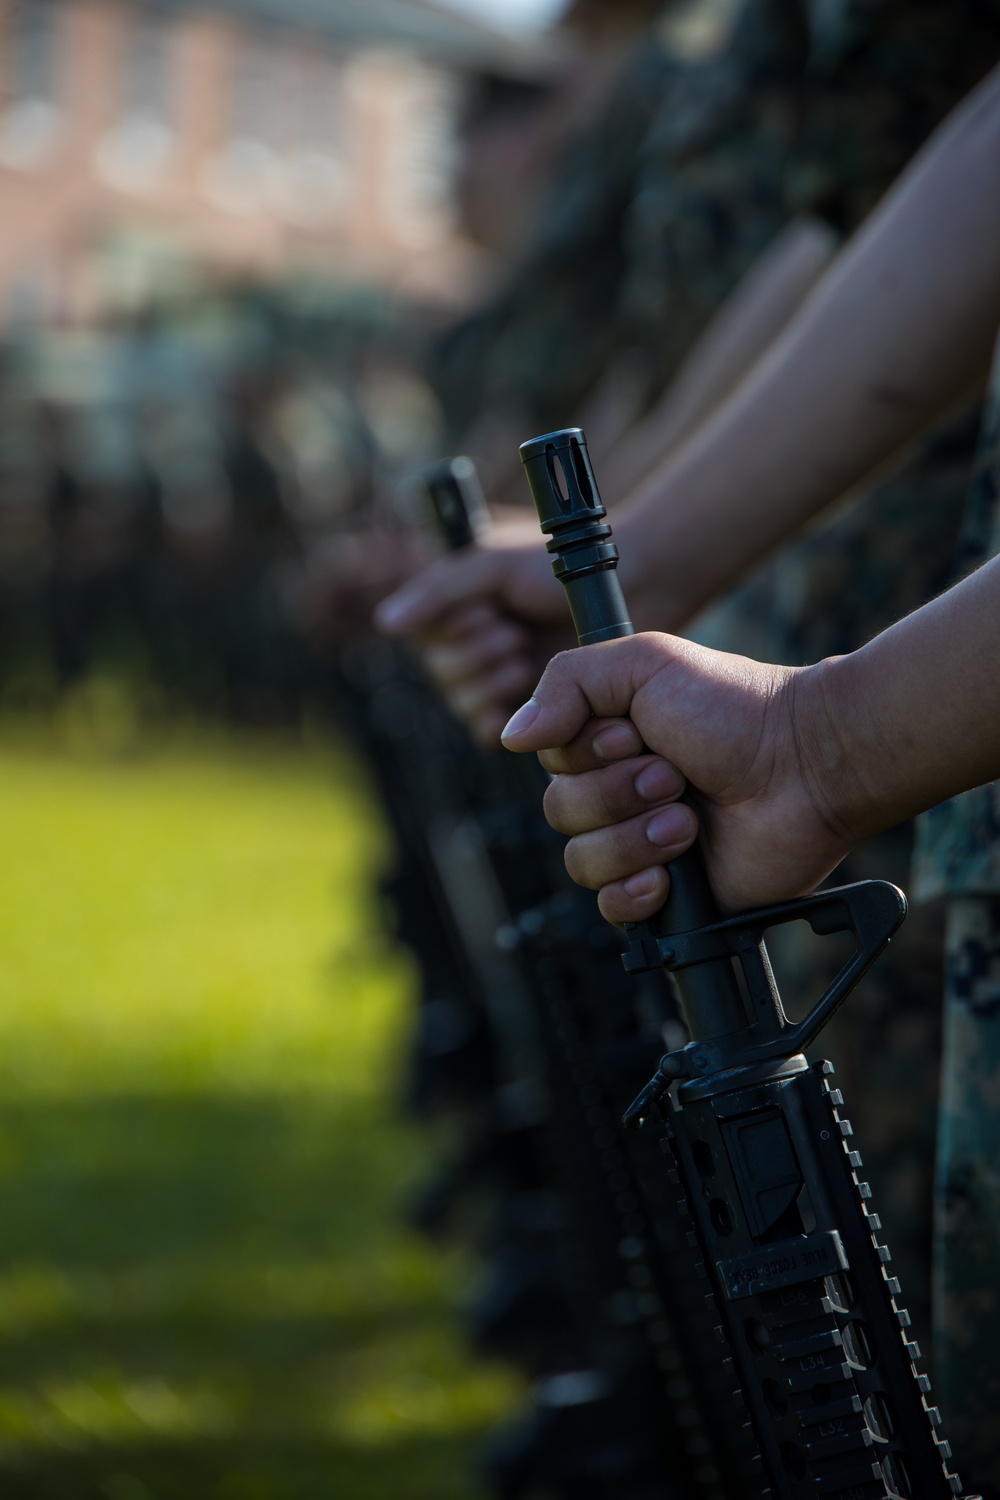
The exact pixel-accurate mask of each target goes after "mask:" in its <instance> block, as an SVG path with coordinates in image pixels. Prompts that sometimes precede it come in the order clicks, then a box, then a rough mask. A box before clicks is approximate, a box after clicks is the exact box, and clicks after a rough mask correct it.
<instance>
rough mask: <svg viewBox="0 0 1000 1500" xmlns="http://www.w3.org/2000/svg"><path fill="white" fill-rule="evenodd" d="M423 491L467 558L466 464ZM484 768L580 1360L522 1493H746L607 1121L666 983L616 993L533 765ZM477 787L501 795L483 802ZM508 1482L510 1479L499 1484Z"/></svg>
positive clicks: (543, 1170)
mask: <svg viewBox="0 0 1000 1500" xmlns="http://www.w3.org/2000/svg"><path fill="white" fill-rule="evenodd" d="M424 482H425V485H426V488H427V492H428V498H429V500H430V503H431V507H432V509H433V511H434V514H435V516H436V519H437V523H438V529H439V531H440V532H441V534H442V536H443V538H444V539H445V541H446V543H447V544H448V545H449V546H450V547H451V548H453V549H457V548H460V547H465V546H469V545H471V544H472V543H473V542H474V541H475V539H476V535H477V531H478V526H477V517H478V516H480V515H481V514H482V509H481V507H482V501H481V492H480V491H479V489H478V481H477V480H476V476H475V471H474V469H473V467H472V465H471V464H470V462H469V460H467V459H461V458H460V459H453V460H446V461H443V462H442V463H441V464H438V465H435V466H434V467H433V468H432V469H430V470H428V471H427V472H426V474H425V476H424ZM478 759H479V764H480V775H479V778H478V793H477V792H476V791H475V789H474V782H473V779H472V778H470V777H468V776H467V777H466V786H467V789H468V790H467V801H466V807H467V812H468V816H469V817H470V818H471V819H472V820H473V821H474V822H475V823H476V824H477V826H478V827H479V829H480V833H481V837H480V841H479V842H480V846H481V848H482V850H483V852H484V854H485V855H486V857H487V859H488V861H489V863H490V866H491V869H492V873H493V878H494V882H495V889H496V891H497V894H498V896H499V898H500V901H501V903H502V906H503V908H504V910H505V912H506V916H505V919H504V921H503V922H502V924H501V925H500V928H499V933H498V937H499V942H500V946H501V948H502V949H503V950H504V952H505V953H507V954H510V955H513V956H514V957H515V958H516V960H517V962H518V965H519V969H520V973H521V976H522V979H523V984H524V986H525V987H526V988H527V990H528V991H529V993H530V994H531V996H532V998H533V1005H534V1014H535V1018H536V1026H537V1035H538V1037H539V1040H540V1045H541V1049H542V1054H543V1057H544V1063H545V1067H544V1072H545V1092H546V1097H547V1099H548V1101H549V1114H548V1118H547V1120H546V1122H545V1124H544V1127H543V1128H542V1129H541V1130H540V1132H539V1135H538V1138H537V1145H538V1148H539V1151H540V1156H539V1173H540V1179H541V1180H544V1181H545V1182H546V1183H547V1184H548V1185H549V1186H550V1188H551V1191H552V1194H553V1198H554V1200H555V1202H556V1203H557V1204H558V1206H559V1220H558V1227H559V1229H560V1235H559V1240H560V1247H559V1248H560V1258H561V1263H562V1265H563V1266H564V1268H565V1276H564V1278H563V1280H564V1284H565V1287H566V1289H567V1291H568V1292H569V1295H570V1301H571V1305H572V1309H573V1312H574V1315H575V1324H576V1328H577V1338H578V1349H579V1355H578V1358H580V1359H581V1360H582V1367H581V1366H579V1365H578V1366H577V1367H576V1368H568V1367H567V1365H566V1363H565V1354H566V1351H565V1349H563V1350H557V1349H554V1348H553V1349H551V1350H550V1356H551V1362H550V1363H549V1364H548V1366H547V1368H543V1369H540V1370H537V1371H536V1372H535V1373H536V1374H537V1375H538V1376H539V1380H538V1383H537V1385H536V1397H535V1400H536V1415H535V1421H534V1423H533V1424H529V1430H530V1429H531V1428H532V1427H533V1433H532V1434H531V1435H530V1436H529V1435H528V1434H527V1433H526V1434H525V1436H526V1437H528V1441H527V1442H526V1443H524V1444H523V1452H522V1457H521V1461H520V1465H519V1467H520V1471H521V1475H522V1479H523V1482H524V1483H527V1482H528V1481H529V1479H530V1478H532V1477H533V1478H534V1480H535V1482H536V1483H537V1482H538V1480H540V1479H541V1480H542V1481H543V1482H545V1483H547V1484H548V1485H552V1486H554V1488H555V1491H556V1493H564V1494H566V1495H567V1497H568V1500H581V1497H583V1496H584V1495H587V1496H590V1495H594V1496H597V1495H602V1496H603V1495H609V1496H613V1497H614V1500H619V1497H622V1496H624V1495H626V1494H627V1495H635V1496H637V1497H638V1496H642V1497H644V1500H645V1497H646V1496H648V1497H649V1500H657V1497H660V1496H684V1497H704V1500H709V1497H711V1500H721V1497H723V1496H733V1495H736V1494H740V1495H743V1494H749V1493H751V1492H752V1486H753V1471H752V1461H753V1457H754V1455H753V1450H752V1446H751V1445H749V1444H748V1441H747V1436H746V1434H745V1432H744V1430H743V1426H744V1424H745V1421H746V1413H745V1411H744V1410H742V1407H741V1404H739V1403H738V1398H736V1397H734V1393H733V1381H732V1378H731V1375H730V1374H729V1373H728V1372H727V1370H726V1368H725V1366H724V1365H723V1363H722V1362H721V1361H720V1360H719V1358H718V1356H717V1352H716V1347H715V1345H714V1342H713V1340H712V1325H713V1321H714V1320H713V1319H711V1318H709V1316H708V1313H707V1309H706V1306H705V1288H704V1286H703V1284H701V1283H700V1281H699V1279H698V1268H697V1265H696V1263H695V1262H694V1260H693V1258H692V1257H691V1254H690V1250H689V1248H688V1244H687V1228H688V1226H687V1224H686V1223H684V1222H683V1220H682V1218H681V1215H680V1213H679V1211H678V1205H677V1194H676V1190H675V1189H674V1188H673V1187H672V1186H671V1184H669V1183H668V1182H667V1180H666V1179H665V1176H664V1173H663V1170H662V1157H661V1149H660V1143H659V1142H658V1141H656V1140H654V1139H652V1138H650V1136H649V1134H648V1133H647V1134H645V1135H643V1136H638V1137H637V1136H635V1135H628V1134H627V1133H625V1132H624V1131H623V1130H622V1129H621V1127H620V1125H619V1124H618V1121H617V1118H616V1116H617V1115H620V1112H621V1107H622V1105H623V1104H624V1102H625V1101H626V1100H627V1099H628V1098H629V1097H631V1093H632V1092H634V1087H635V1084H634V1082H633V1081H632V1080H637V1079H638V1078H641V1077H644V1076H648V1068H649V1063H648V1061H647V1059H650V1058H651V1057H652V1056H653V1055H655V1054H658V1053H659V1051H660V1050H661V1046H660V1045H658V1043H661V1037H662V1028H663V1026H664V1024H665V1023H667V1024H668V1025H669V1026H670V1027H671V1028H672V1033H673V1035H674V1036H675V1037H676V1036H678V1035H679V1036H684V1035H685V1034H684V1033H683V1031H682V1030H681V1028H680V1025H679V1022H678V1019H677V1014H676V1007H675V1003H674V999H673V993H672V985H671V984H670V983H669V981H668V980H667V977H666V975H665V974H664V973H663V972H662V971H661V970H658V971H656V973H654V974H650V975H649V976H647V979H646V981H645V984H644V986H643V987H642V989H641V990H640V989H639V987H636V986H634V985H631V984H630V983H629V981H628V980H627V978H626V976H625V975H624V973H623V971H622V968H621V964H620V941H619V940H618V935H617V934H616V933H614V930H613V929H611V928H609V927H608V926H607V925H606V924H605V923H603V922H602V921H601V920H600V918H599V915H598V913H597V911H596V906H595V902H594V898H593V896H592V895H591V894H590V893H587V892H584V891H581V890H580V889H579V888H578V887H575V886H574V885H573V883H572V882H571V881H570V880H569V878H568V876H567V874H566V870H565V866H564V864H563V860H562V840H560V839H557V838H556V837H554V836H553V834H552V832H551V830H549V829H548V828H547V825H546V824H545V822H544V819H542V817H541V814H540V809H539V802H540V796H541V791H542V789H543V787H544V784H545V776H544V774H543V773H542V771H541V768H540V767H539V766H538V764H537V763H536V762H535V761H534V760H523V759H519V758H514V757H507V756H496V755H486V754H483V753H479V756H478ZM451 779H452V780H453V779H454V778H451ZM484 783H488V784H491V785H492V787H493V790H494V794H495V798H494V801H493V802H492V804H490V805H487V803H486V802H485V801H484V797H483V788H484ZM501 809H502V812H501ZM501 830H502V832H501ZM480 879H481V880H482V877H480ZM720 1411H722V1412H726V1413H727V1414H728V1416H729V1420H728V1421H727V1422H726V1424H725V1429H724V1432H723V1433H722V1434H721V1435H720V1434H719V1433H717V1432H715V1431H713V1426H714V1425H716V1424H717V1418H718V1414H719V1413H720ZM612 1462H613V1464H614V1467H610V1465H611V1464H612ZM517 1467H518V1465H516V1464H515V1465H512V1464H511V1463H509V1462H508V1463H507V1465H506V1466H505V1472H506V1475H507V1478H508V1481H510V1480H511V1476H512V1473H513V1470H514V1469H516V1468H517ZM602 1469H603V1477H602V1473H601V1471H602Z"/></svg>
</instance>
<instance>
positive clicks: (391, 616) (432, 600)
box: [375, 547, 504, 635]
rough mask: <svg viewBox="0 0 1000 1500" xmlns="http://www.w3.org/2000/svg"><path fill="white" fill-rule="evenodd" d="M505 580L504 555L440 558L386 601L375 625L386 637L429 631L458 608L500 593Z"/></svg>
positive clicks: (478, 551) (483, 551)
mask: <svg viewBox="0 0 1000 1500" xmlns="http://www.w3.org/2000/svg"><path fill="white" fill-rule="evenodd" d="M503 577H504V564H503V561H502V559H501V555H500V554H499V553H497V552H491V551H490V550H489V549H488V548H476V547H470V548H469V549H468V551H466V552H462V553H459V554H455V555H449V556H447V557H441V558H438V560H437V561H436V562H433V563H431V565H430V567H429V568H425V569H424V571H423V572H422V573H418V574H417V576H416V578H411V579H410V580H409V582H408V583H404V585H403V587H402V588H401V589H397V590H396V592H395V593H394V594H390V595H389V597H388V599H383V600H382V603H381V604H380V605H379V606H378V608H377V610H376V611H375V622H376V624H377V625H378V627H379V629H380V630H382V631H384V632H385V634H386V635H409V634H411V633H413V632H416V631H422V630H426V629H427V628H428V627H429V626H431V625H433V624H434V623H435V622H436V621H438V620H439V619H440V618H441V617H442V616H444V615H446V614H447V613H448V612H449V611H450V610H452V609H453V608H454V607H455V606H456V605H458V604H467V603H468V602H469V601H470V600H472V599H481V598H483V597H489V596H491V595H493V594H496V593H498V592H499V591H500V588H501V585H502V582H503Z"/></svg>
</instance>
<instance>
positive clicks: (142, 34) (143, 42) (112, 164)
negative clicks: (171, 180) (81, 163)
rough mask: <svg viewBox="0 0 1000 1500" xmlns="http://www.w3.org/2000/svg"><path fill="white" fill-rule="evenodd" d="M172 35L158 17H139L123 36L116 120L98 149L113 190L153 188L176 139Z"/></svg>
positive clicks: (174, 42)
mask: <svg viewBox="0 0 1000 1500" xmlns="http://www.w3.org/2000/svg"><path fill="white" fill-rule="evenodd" d="M175 47H176V35H175V32H174V28H173V26H172V25H171V24H170V23H169V22H168V21H164V20H161V19H160V18H159V17H157V16H140V17H138V18H137V19H136V20H135V22H134V23H133V24H132V26H131V27H130V28H129V31H128V33H127V35H126V38H125V47H124V55H123V58H122V73H121V91H120V96H119V97H120V106H119V118H118V121H117V123H116V124H115V126H114V128H113V130H112V131H111V133H110V134H109V135H107V136H106V137H105V139H104V140H103V141H102V142H101V144H100V146H99V147H98V151H97V161H98V168H99V170H100V172H101V174H102V176H104V177H105V178H107V180H108V181H109V182H111V183H113V184H114V185H115V186H116V187H120V188H124V189H125V190H127V191H130V192H141V191H143V190H144V189H146V188H149V187H153V186H155V185H156V181H157V178H158V177H159V176H160V175H161V173H162V172H163V170H164V168H165V167H166V166H167V164H168V163H169V160H170V157H171V155H172V153H173V149H174V141H175V136H176V114H177V109H176V99H175V95H174V91H175V87H176V76H177V69H176V66H175Z"/></svg>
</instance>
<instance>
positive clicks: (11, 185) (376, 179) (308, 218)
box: [0, 0, 517, 326]
mask: <svg viewBox="0 0 1000 1500" xmlns="http://www.w3.org/2000/svg"><path fill="white" fill-rule="evenodd" d="M482 66H489V67H491V68H494V67H498V66H499V67H500V68H503V67H505V66H512V67H515V68H516V66H517V62H516V57H515V49H514V48H513V45H512V44H509V43H506V42H504V41H503V40H502V39H501V38H499V37H497V36H495V35H493V34H492V33H491V32H488V31H487V30H486V29H484V28H483V27H481V26H479V25H477V24H476V23H474V22H473V21H471V20H466V19H464V18H460V17H458V16H456V15H453V14H451V13H449V12H446V11H444V10H441V9H438V8H437V7H435V6H433V5H432V4H430V3H428V0H200V3H199V0H161V3H158V4H154V3H135V0H0V226H2V228H0V319H2V322H3V323H4V324H6V325H7V326H9V325H10V324H11V323H12V322H13V323H17V322H25V321H28V322H36V321H41V322H51V321H53V320H63V319H69V320H70V321H77V320H79V319H85V320H86V319H88V318H89V317H91V316H95V315H98V314H99V313H101V312H102V311H104V310H106V309H107V308H108V307H109V306H113V305H116V304H120V303H122V302H125V303H127V302H129V301H134V300H140V299H142V298H144V297H145V296H148V295H149V293H150V291H151V290H154V289H155V286H156V285H157V283H162V282H164V281H169V279H170V278H173V277H184V276H188V275H190V274H192V272H193V270H194V268H199V273H204V270H205V269H206V268H207V269H208V270H209V272H210V273H211V272H213V271H214V272H216V273H221V274H223V275H231V274H237V275H247V274H249V275H274V274H276V273H277V274H294V273H296V272H321V273H325V274H334V275H337V276H339V277H346V278H348V279H362V280H364V281H366V282H368V283H369V284H372V283H374V284H376V285H382V286H389V287H395V288H399V289H403V290H407V291H411V292H415V293H418V294H424V295H429V296H431V297H449V296H451V297H453V296H455V295H456V294H460V292H461V288H462V286H463V284H464V282H465V281H466V280H467V278H468V275H469V273H470V270H471V267H472V263H473V260H474V257H473V253H472V251H471V250H470V248H469V247H468V246H467V245H466V244H465V243H464V242H463V240H462V238H461V236H460V234H459V232H458V230H457V229H456V226H455V223H454V216H453V213H452V208H451V201H450V191H449V188H450V183H449V171H450V160H451V155H452V152H453V120H454V110H455V106H456V101H457V98H458V94H459V91H460V87H461V83H460V80H461V77H462V74H463V73H464V72H465V71H466V70H467V69H469V68H477V67H482Z"/></svg>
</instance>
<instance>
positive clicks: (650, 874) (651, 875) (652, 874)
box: [625, 870, 660, 896]
mask: <svg viewBox="0 0 1000 1500" xmlns="http://www.w3.org/2000/svg"><path fill="white" fill-rule="evenodd" d="M659 882H660V874H659V870H640V871H639V873H638V875H630V876H629V878H628V879H627V880H626V882H625V894H626V895H627V896H651V895H652V894H653V892H654V891H655V890H656V888H657V886H658V885H659Z"/></svg>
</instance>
